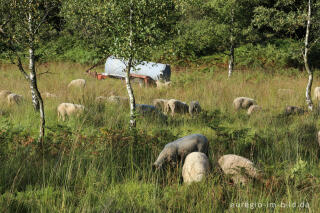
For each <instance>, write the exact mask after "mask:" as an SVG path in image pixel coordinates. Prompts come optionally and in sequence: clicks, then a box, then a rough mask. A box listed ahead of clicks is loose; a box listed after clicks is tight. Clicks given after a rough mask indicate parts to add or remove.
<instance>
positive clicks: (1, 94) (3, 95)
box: [0, 90, 12, 101]
mask: <svg viewBox="0 0 320 213" xmlns="http://www.w3.org/2000/svg"><path fill="white" fill-rule="evenodd" d="M11 93H12V92H10V91H8V90H1V91H0V101H7V97H8V95H10V94H11Z"/></svg>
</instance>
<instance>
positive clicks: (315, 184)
mask: <svg viewBox="0 0 320 213" xmlns="http://www.w3.org/2000/svg"><path fill="white" fill-rule="evenodd" d="M39 69H40V70H39V71H40V72H43V71H44V70H47V69H49V70H50V71H51V72H53V73H52V74H46V75H41V78H39V88H41V91H42V92H44V91H48V92H50V93H54V94H57V95H58V98H56V99H49V98H47V99H44V103H45V105H46V114H47V121H48V123H47V134H46V138H45V143H44V147H42V146H41V145H40V144H38V143H37V142H36V137H37V134H38V133H37V122H36V121H37V116H36V115H35V114H34V112H33V108H32V106H31V104H30V103H29V102H30V101H29V99H28V97H29V94H28V93H29V92H28V90H27V89H26V88H28V85H27V84H26V83H25V81H24V79H23V78H22V76H19V75H18V78H17V74H16V72H17V70H16V68H14V67H12V66H9V65H2V66H1V70H6V71H7V72H1V73H0V75H1V79H6V80H5V84H3V85H2V87H1V88H6V89H9V90H11V91H14V92H16V93H18V94H22V95H24V97H25V98H26V101H25V102H24V103H23V105H22V106H14V107H8V106H6V105H5V104H3V105H1V112H2V115H1V117H0V121H1V122H0V129H1V131H0V144H1V146H0V156H1V162H2V163H1V169H0V171H1V179H0V180H1V182H0V186H1V187H0V190H1V196H0V206H1V211H6V212H41V211H42V212H102V211H105V212H117V211H120V212H164V211H169V212H186V211H190V212H195V211H197V212H198V211H200V212H222V211H224V210H226V209H228V211H230V212H238V211H252V210H250V209H247V208H241V209H238V208H232V207H231V205H232V204H233V203H234V204H236V203H245V202H249V203H276V204H278V205H280V204H281V203H286V204H288V203H289V202H291V203H293V202H297V203H301V202H308V204H309V205H310V211H313V212H317V211H319V205H318V203H319V196H318V195H319V194H320V187H319V176H320V172H319V148H318V147H319V146H318V144H317V139H316V133H317V129H318V128H319V125H320V123H319V121H318V115H317V114H316V113H307V114H305V115H302V116H291V117H284V116H282V112H283V110H284V107H285V106H286V104H291V105H303V103H304V98H303V93H304V92H303V88H304V85H305V80H304V78H301V77H302V76H301V75H299V74H298V75H295V76H293V77H289V76H285V75H279V74H276V73H273V74H266V73H264V72H254V71H250V72H243V71H238V72H237V73H235V75H234V78H232V79H229V80H228V79H226V78H225V73H224V71H223V69H219V68H216V67H213V68H209V69H211V70H212V72H207V71H203V69H202V68H201V67H199V68H196V67H190V68H186V71H184V72H175V71H176V70H179V69H181V67H176V68H174V71H173V76H172V83H173V86H172V87H171V88H170V89H169V90H166V89H164V90H159V89H157V88H140V87H139V86H138V85H135V84H134V85H133V87H134V90H135V91H136V99H137V103H147V104H150V103H152V100H153V99H154V98H170V97H175V98H178V99H180V100H184V101H187V102H189V101H191V100H199V101H200V103H201V104H202V107H203V109H204V110H205V111H204V112H203V113H202V114H201V115H200V116H198V117H195V118H191V117H190V116H188V115H185V116H176V117H173V118H171V117H169V119H168V121H167V123H163V121H161V120H155V119H150V118H147V117H146V118H144V117H141V116H138V122H137V124H138V125H137V134H136V135H132V134H133V133H132V132H131V131H129V130H128V128H129V125H128V123H127V120H128V110H129V109H128V107H126V106H120V107H119V106H118V105H114V104H108V103H107V104H103V105H100V104H96V103H95V102H94V99H95V97H96V96H99V95H108V94H110V92H113V93H116V94H117V95H125V94H126V90H125V87H124V86H123V82H122V81H120V80H115V79H108V80H104V81H97V80H95V79H93V78H89V77H85V76H82V75H83V74H82V72H83V70H85V67H83V66H81V65H77V64H67V63H58V64H52V63H51V64H47V65H45V66H44V65H43V66H40V67H39ZM98 69H103V67H101V68H98ZM79 76H82V77H85V78H86V80H87V87H86V90H85V96H84V98H83V97H82V95H79V94H78V93H77V92H76V91H68V90H66V85H67V84H68V82H69V81H70V80H71V79H74V78H77V77H79ZM195 82H196V83H195ZM315 84H316V85H319V84H320V82H319V81H316V82H315ZM57 85H59V86H57ZM279 88H289V89H293V90H294V95H292V96H291V95H289V96H288V97H278V95H277V90H278V89H279ZM203 91H210V93H209V92H203ZM239 95H246V96H250V97H253V98H255V99H256V100H257V101H258V103H259V105H261V106H262V107H263V108H264V109H265V111H264V112H262V113H260V114H256V115H253V116H251V117H248V116H247V114H246V112H245V111H244V112H239V113H236V112H234V110H233V108H232V100H233V98H234V97H236V96H239ZM64 101H67V102H75V103H83V104H84V105H85V106H86V109H87V110H86V113H85V114H84V115H83V116H81V117H80V118H76V117H74V118H70V119H69V120H67V121H66V122H62V121H58V118H57V112H56V107H57V105H58V104H59V103H61V102H64ZM191 133H201V134H204V135H206V136H207V137H208V139H209V141H210V154H209V159H210V162H211V163H212V168H213V169H212V173H211V174H210V176H209V177H208V179H207V180H206V181H204V182H201V183H198V184H192V185H190V186H186V185H183V184H182V182H181V168H180V167H179V168H172V169H168V170H167V171H154V170H152V163H153V162H154V161H155V159H156V157H157V155H158V154H159V152H160V151H161V150H162V148H163V146H164V145H165V144H166V143H168V142H170V141H173V140H175V139H177V138H179V137H182V136H184V135H187V134H191ZM229 153H235V154H238V155H241V156H244V157H247V158H249V159H250V160H252V161H253V162H255V163H256V164H257V166H258V167H259V168H260V169H261V170H262V171H263V173H264V174H265V177H264V179H265V181H264V182H252V183H250V184H249V185H247V186H237V185H233V184H231V182H230V180H229V179H228V177H225V176H223V175H222V173H221V171H220V170H219V169H218V167H217V163H216V161H217V159H218V158H219V157H220V156H222V155H223V154H229ZM254 210H255V211H257V212H272V210H273V209H272V208H265V207H264V208H257V207H256V208H255V209H254ZM299 210H308V209H298V208H296V209H294V208H291V209H281V208H280V207H278V208H276V211H285V212H287V211H299Z"/></svg>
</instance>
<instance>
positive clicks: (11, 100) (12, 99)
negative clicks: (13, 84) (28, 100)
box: [7, 93, 23, 105]
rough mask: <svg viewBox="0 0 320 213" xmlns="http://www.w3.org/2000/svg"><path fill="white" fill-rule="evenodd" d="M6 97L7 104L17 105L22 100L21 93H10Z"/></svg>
mask: <svg viewBox="0 0 320 213" xmlns="http://www.w3.org/2000/svg"><path fill="white" fill-rule="evenodd" d="M7 99H8V104H9V105H12V104H17V105H19V104H20V103H21V102H22V100H23V97H22V95H17V94H15V93H11V94H9V95H8V96H7Z"/></svg>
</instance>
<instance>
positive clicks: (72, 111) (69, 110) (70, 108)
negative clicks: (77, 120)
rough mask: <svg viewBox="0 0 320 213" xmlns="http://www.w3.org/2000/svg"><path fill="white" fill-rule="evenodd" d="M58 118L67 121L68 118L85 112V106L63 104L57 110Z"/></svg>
mask: <svg viewBox="0 0 320 213" xmlns="http://www.w3.org/2000/svg"><path fill="white" fill-rule="evenodd" d="M57 111H58V118H59V119H62V120H63V121H65V119H66V116H71V115H80V114H81V113H83V111H84V106H82V105H79V104H72V103H62V104H60V105H59V106H58V108H57Z"/></svg>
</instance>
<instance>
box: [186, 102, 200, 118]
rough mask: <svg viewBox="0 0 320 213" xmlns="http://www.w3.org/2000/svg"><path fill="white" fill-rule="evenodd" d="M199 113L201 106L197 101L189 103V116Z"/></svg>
mask: <svg viewBox="0 0 320 213" xmlns="http://www.w3.org/2000/svg"><path fill="white" fill-rule="evenodd" d="M200 112H201V106H200V104H199V102H198V101H191V102H190V104H189V114H190V115H194V114H199V113H200Z"/></svg>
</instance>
